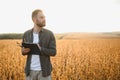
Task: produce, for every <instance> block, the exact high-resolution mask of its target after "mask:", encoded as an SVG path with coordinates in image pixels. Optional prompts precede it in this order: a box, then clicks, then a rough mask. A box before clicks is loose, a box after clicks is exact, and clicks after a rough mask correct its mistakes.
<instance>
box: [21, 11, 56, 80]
mask: <svg viewBox="0 0 120 80" xmlns="http://www.w3.org/2000/svg"><path fill="white" fill-rule="evenodd" d="M32 20H33V23H34V26H33V28H32V29H30V30H27V31H26V32H24V35H23V40H22V42H27V43H36V44H37V46H38V47H39V52H36V51H35V50H31V49H30V48H25V47H22V55H27V60H26V67H25V74H26V80H51V71H52V64H51V61H50V56H55V55H56V40H55V37H54V34H53V33H52V31H50V30H47V29H45V28H43V27H44V26H45V25H46V24H45V16H44V14H43V12H42V10H40V9H36V10H34V11H33V12H32ZM34 53H37V54H34Z"/></svg>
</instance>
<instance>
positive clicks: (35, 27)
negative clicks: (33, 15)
mask: <svg viewBox="0 0 120 80" xmlns="http://www.w3.org/2000/svg"><path fill="white" fill-rule="evenodd" d="M41 30H42V27H38V26H36V25H34V27H33V32H34V33H39V32H40V31H41Z"/></svg>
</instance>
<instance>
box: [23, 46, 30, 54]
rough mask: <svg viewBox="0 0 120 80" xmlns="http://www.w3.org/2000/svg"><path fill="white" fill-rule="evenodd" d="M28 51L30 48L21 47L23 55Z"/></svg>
mask: <svg viewBox="0 0 120 80" xmlns="http://www.w3.org/2000/svg"><path fill="white" fill-rule="evenodd" d="M29 52H30V48H24V47H23V48H22V54H23V55H28V53H29Z"/></svg>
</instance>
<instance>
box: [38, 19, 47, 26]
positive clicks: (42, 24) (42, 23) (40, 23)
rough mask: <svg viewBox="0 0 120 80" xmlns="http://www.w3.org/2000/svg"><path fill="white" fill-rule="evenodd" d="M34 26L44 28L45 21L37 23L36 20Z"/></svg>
mask: <svg viewBox="0 0 120 80" xmlns="http://www.w3.org/2000/svg"><path fill="white" fill-rule="evenodd" d="M36 25H37V26H38V27H44V26H45V21H43V22H39V21H38V20H37V23H36Z"/></svg>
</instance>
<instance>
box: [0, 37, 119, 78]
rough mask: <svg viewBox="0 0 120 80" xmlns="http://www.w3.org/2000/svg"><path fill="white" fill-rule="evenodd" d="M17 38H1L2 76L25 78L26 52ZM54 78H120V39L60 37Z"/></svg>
mask: <svg viewBox="0 0 120 80" xmlns="http://www.w3.org/2000/svg"><path fill="white" fill-rule="evenodd" d="M16 42H21V40H0V80H25V74H24V66H25V61H26V56H22V55H21V49H20V47H19V46H17V44H16ZM51 61H52V64H53V71H52V80H120V39H117V38H116V39H95V38H94V39H77V40H70V39H66V40H65V39H63V40H57V55H56V56H55V57H52V58H51Z"/></svg>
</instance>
